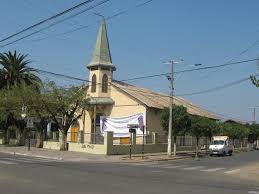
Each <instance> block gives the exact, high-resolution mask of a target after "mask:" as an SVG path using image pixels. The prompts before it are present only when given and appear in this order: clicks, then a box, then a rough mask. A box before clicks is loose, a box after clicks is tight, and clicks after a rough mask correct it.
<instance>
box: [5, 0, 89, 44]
mask: <svg viewBox="0 0 259 194" xmlns="http://www.w3.org/2000/svg"><path fill="white" fill-rule="evenodd" d="M92 1H94V0H87V1H84V2H82V3H79V4H77V5H75V6H73V7H71V8H68V9H65V10H64V11H62V12H60V13H58V14H56V15H54V16H51V17H49V18H47V19H44V20H42V21H40V22H38V23H36V24H33V25H31V26H29V27H27V28H25V29H23V30H20V31H18V32H16V33H14V34H12V35H10V36H7V37H6V38H3V39H1V40H0V42H3V41H6V40H8V39H10V38H13V37H15V36H17V35H19V34H21V33H23V32H26V31H28V30H30V29H33V28H35V27H37V26H39V25H42V24H44V23H46V22H49V21H51V20H53V19H56V18H58V17H60V16H62V15H64V14H67V13H69V12H71V11H73V10H75V9H78V8H80V7H82V6H84V5H86V4H89V3H91V2H92Z"/></svg>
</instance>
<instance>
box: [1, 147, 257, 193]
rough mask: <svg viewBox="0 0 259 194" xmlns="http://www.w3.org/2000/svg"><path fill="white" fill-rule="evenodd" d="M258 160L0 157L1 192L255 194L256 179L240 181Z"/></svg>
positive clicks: (248, 156)
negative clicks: (151, 160) (130, 160)
mask: <svg viewBox="0 0 259 194" xmlns="http://www.w3.org/2000/svg"><path fill="white" fill-rule="evenodd" d="M258 162H259V151H252V152H243V153H240V154H236V155H234V156H232V157H212V158H204V159H202V160H200V161H194V160H178V161H164V162H156V163H155V162H153V163H137V162H136V163H124V162H121V163H107V162H105V163H100V162H99V163H93V162H64V161H57V160H49V159H41V158H32V157H24V156H16V157H13V156H12V155H7V154H1V153H0V193H1V194H2V193H3V194H17V193H19V194H37V193H40V194H43V193H44V194H45V193H49V194H52V193H53V194H54V193H55V194H59V193H60V194H61V193H62V194H67V193H69V194H72V193H73V194H81V193H84V194H86V193H89V194H97V193H98V194H102V193H105V194H109V193H111V194H124V193H125V194H132V193H134V194H137V193H141V194H144V193H149V194H150V193H154V194H159V193H161V194H166V193H170V194H172V193H173V194H174V193H175V194H181V193H206V194H207V193H209V194H214V193H220V194H225V193H226V194H230V193H235V194H239V193H240V194H241V193H242V194H245V193H250V194H259V180H257V179H245V178H241V175H242V174H243V173H244V169H247V167H253V166H256V165H257V164H258ZM257 170H258V174H259V168H258V169H257ZM252 173H254V170H253V172H252Z"/></svg>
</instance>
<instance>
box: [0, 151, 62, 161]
mask: <svg viewBox="0 0 259 194" xmlns="http://www.w3.org/2000/svg"><path fill="white" fill-rule="evenodd" d="M0 153H4V154H11V155H14V156H15V155H19V156H30V157H34V158H44V159H52V160H64V159H63V158H61V157H50V156H43V155H35V154H26V153H20V152H9V151H0Z"/></svg>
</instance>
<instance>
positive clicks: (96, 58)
mask: <svg viewBox="0 0 259 194" xmlns="http://www.w3.org/2000/svg"><path fill="white" fill-rule="evenodd" d="M98 66H101V67H111V69H112V70H113V71H114V70H116V68H115V66H114V65H113V64H112V58H111V52H110V48H109V41H108V36H107V30H106V23H105V19H104V17H103V18H102V23H101V26H100V29H99V33H98V36H97V40H96V44H95V49H94V52H93V56H92V60H91V62H90V63H89V64H88V65H87V68H88V69H91V68H92V67H98Z"/></svg>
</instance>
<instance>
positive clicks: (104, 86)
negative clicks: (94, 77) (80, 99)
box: [102, 74, 108, 93]
mask: <svg viewBox="0 0 259 194" xmlns="http://www.w3.org/2000/svg"><path fill="white" fill-rule="evenodd" d="M107 91H108V76H107V75H106V74H104V75H103V79H102V92H103V93H107Z"/></svg>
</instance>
